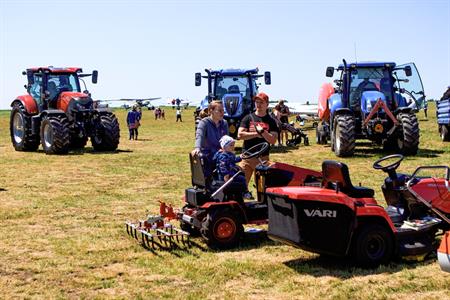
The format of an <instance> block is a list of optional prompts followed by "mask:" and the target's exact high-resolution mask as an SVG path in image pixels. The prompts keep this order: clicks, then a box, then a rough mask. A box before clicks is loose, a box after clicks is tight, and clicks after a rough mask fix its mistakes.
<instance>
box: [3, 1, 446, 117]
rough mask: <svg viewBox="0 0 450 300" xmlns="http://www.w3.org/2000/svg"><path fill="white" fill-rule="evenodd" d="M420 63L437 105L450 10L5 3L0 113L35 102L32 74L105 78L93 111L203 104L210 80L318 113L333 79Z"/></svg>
mask: <svg viewBox="0 0 450 300" xmlns="http://www.w3.org/2000/svg"><path fill="white" fill-rule="evenodd" d="M355 48H356V58H357V60H358V61H364V60H375V61H386V60H387V61H395V62H397V63H406V62H411V61H413V62H415V63H416V65H417V67H418V69H419V71H420V73H421V76H422V80H423V84H424V88H425V92H426V94H427V96H428V98H438V97H440V96H441V95H442V93H443V92H444V90H445V88H446V87H447V86H448V85H450V0H428V1H395V0H393V1H383V0H380V1H350V0H348V1H320V0H319V1H282V0H281V1H250V0H248V1H233V0H230V1H211V0H210V1H200V0H198V1H181V0H180V1H170V0H169V1H137V0H131V1H100V0H93V1H83V0H81V1H64V0H59V1H53V0H48V1H40V0H36V1H31V0H28V1H21V0H0V108H2V109H5V108H8V106H9V104H10V102H11V101H12V100H13V99H14V97H16V96H18V95H22V94H25V92H26V91H25V89H24V88H23V85H24V84H25V76H22V75H21V72H22V71H23V70H25V69H26V68H27V67H32V66H48V65H53V66H79V67H83V69H84V70H85V71H91V70H93V69H97V70H99V83H98V84H97V85H96V86H92V85H90V86H89V88H90V90H91V92H92V94H93V97H94V99H117V98H133V97H136V98H146V97H155V96H160V97H164V99H165V98H166V97H181V98H188V99H190V100H192V101H199V100H200V99H202V98H203V97H204V96H205V94H206V86H205V85H203V86H201V87H195V86H194V73H195V72H199V71H203V70H204V69H205V68H229V67H234V68H254V67H258V68H259V69H260V70H261V71H271V72H272V85H271V86H264V84H263V85H262V86H261V90H263V91H265V92H267V93H268V94H269V96H270V97H271V99H273V100H276V99H279V98H285V99H288V100H290V101H300V102H304V101H306V100H309V101H311V102H316V98H317V95H318V91H319V88H320V86H321V84H322V83H323V82H325V81H327V78H326V77H325V69H326V67H327V66H328V65H332V66H336V65H338V64H339V63H340V62H341V61H342V58H346V59H347V61H353V60H354V59H355Z"/></svg>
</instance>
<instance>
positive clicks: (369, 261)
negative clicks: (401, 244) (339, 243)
mask: <svg viewBox="0 0 450 300" xmlns="http://www.w3.org/2000/svg"><path fill="white" fill-rule="evenodd" d="M353 250H354V255H355V258H356V262H357V264H358V265H360V266H364V267H371V268H374V267H377V266H379V265H380V264H386V263H388V262H389V260H390V259H391V257H392V254H393V250H394V242H393V240H392V237H391V235H390V233H389V231H388V230H387V229H386V228H385V227H383V226H381V225H377V224H368V225H366V226H365V227H364V228H362V230H361V231H359V233H358V234H357V236H356V239H355V244H354V249H353Z"/></svg>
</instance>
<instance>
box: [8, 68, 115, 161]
mask: <svg viewBox="0 0 450 300" xmlns="http://www.w3.org/2000/svg"><path fill="white" fill-rule="evenodd" d="M82 72H83V71H82V69H81V68H54V67H39V68H30V69H27V70H26V72H25V71H24V72H23V73H22V74H23V75H26V76H27V79H28V84H27V85H25V88H26V89H27V92H28V94H27V95H22V96H19V97H17V98H16V99H15V100H14V101H13V102H12V103H11V107H12V111H11V120H10V131H11V141H12V144H13V146H14V148H15V149H16V151H36V150H37V149H38V147H39V144H40V143H41V144H42V148H43V149H44V152H45V153H47V154H65V153H67V152H68V151H69V149H70V148H83V147H84V146H85V145H86V143H87V140H88V138H91V142H92V146H93V148H94V150H97V151H114V150H116V149H117V146H118V145H119V138H120V131H119V122H118V121H117V118H116V116H115V115H114V114H113V113H112V112H111V111H110V110H108V109H104V108H103V109H102V108H94V102H93V100H92V98H91V94H90V93H89V92H88V91H87V90H86V84H85V83H84V81H83V79H82V78H83V77H88V76H92V83H97V77H98V72H97V71H93V72H92V74H83V73H82ZM80 80H81V81H82V82H83V84H84V86H85V90H84V91H83V92H81V86H80Z"/></svg>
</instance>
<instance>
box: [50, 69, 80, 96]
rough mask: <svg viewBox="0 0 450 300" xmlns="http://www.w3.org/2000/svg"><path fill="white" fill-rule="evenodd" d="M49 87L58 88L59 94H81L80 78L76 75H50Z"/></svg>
mask: <svg viewBox="0 0 450 300" xmlns="http://www.w3.org/2000/svg"><path fill="white" fill-rule="evenodd" d="M47 86H48V87H51V86H56V89H57V93H61V92H81V90H80V83H79V81H78V77H77V75H76V74H74V73H67V74H64V73H63V74H49V75H48V83H47Z"/></svg>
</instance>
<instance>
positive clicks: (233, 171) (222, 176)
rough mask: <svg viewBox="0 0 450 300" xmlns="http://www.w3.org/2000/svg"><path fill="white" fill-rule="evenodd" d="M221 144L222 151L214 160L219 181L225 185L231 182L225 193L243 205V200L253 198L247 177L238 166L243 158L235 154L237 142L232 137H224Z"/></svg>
mask: <svg viewBox="0 0 450 300" xmlns="http://www.w3.org/2000/svg"><path fill="white" fill-rule="evenodd" d="M219 142H220V146H221V150H219V151H217V152H216V154H215V155H214V158H213V160H214V161H215V162H216V167H217V172H218V180H219V181H224V182H225V183H226V182H228V181H229V180H231V181H232V182H230V183H228V184H227V186H226V187H225V188H224V190H223V191H224V193H225V195H226V196H227V198H230V199H234V200H236V201H238V202H241V203H242V202H243V198H245V199H250V198H251V194H250V193H249V191H248V189H247V183H246V181H245V176H244V175H243V174H242V171H241V170H240V169H239V168H238V167H237V166H236V163H237V162H240V161H241V160H242V157H241V156H236V155H235V154H234V145H235V140H234V139H233V138H232V137H231V136H229V135H224V136H223V137H222V138H221V139H220V141H219Z"/></svg>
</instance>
